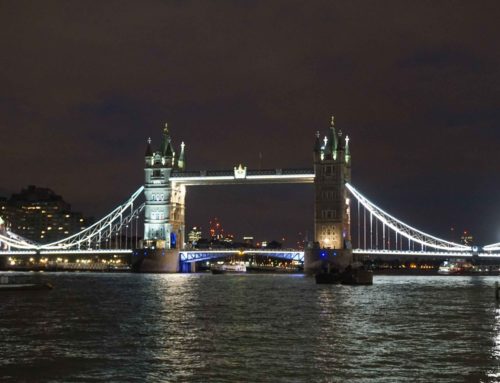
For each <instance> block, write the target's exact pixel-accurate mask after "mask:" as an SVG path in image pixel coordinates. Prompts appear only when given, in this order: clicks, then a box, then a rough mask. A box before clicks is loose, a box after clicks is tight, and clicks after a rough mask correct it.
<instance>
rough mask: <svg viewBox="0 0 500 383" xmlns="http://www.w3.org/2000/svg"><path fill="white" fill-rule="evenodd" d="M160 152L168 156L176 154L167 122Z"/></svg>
mask: <svg viewBox="0 0 500 383" xmlns="http://www.w3.org/2000/svg"><path fill="white" fill-rule="evenodd" d="M160 154H161V155H162V156H164V157H167V158H171V157H173V154H174V150H173V149H172V143H171V140H170V133H169V131H168V124H167V123H165V128H163V138H162V140H161V146H160Z"/></svg>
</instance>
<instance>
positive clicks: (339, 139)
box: [337, 129, 344, 151]
mask: <svg viewBox="0 0 500 383" xmlns="http://www.w3.org/2000/svg"><path fill="white" fill-rule="evenodd" d="M337 150H338V151H341V150H342V151H344V140H343V139H342V129H339V130H338V132H337Z"/></svg>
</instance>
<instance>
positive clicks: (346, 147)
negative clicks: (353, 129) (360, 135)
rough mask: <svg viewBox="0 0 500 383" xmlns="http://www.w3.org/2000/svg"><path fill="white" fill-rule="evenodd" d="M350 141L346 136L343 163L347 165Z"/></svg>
mask: <svg viewBox="0 0 500 383" xmlns="http://www.w3.org/2000/svg"><path fill="white" fill-rule="evenodd" d="M350 140H351V139H350V138H349V136H348V135H346V136H345V162H346V163H349V162H350V160H351V152H350V151H349V141H350Z"/></svg>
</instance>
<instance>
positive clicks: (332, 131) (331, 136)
mask: <svg viewBox="0 0 500 383" xmlns="http://www.w3.org/2000/svg"><path fill="white" fill-rule="evenodd" d="M335 133H336V132H335V116H332V118H331V120H330V132H329V135H328V141H329V142H330V151H331V152H332V154H333V157H334V159H335V156H336V154H337V143H338V140H337V135H336V134H335Z"/></svg>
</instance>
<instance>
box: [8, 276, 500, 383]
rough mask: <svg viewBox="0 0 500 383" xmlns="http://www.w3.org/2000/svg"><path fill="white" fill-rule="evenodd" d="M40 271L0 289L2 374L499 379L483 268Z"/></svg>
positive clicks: (490, 292) (90, 378) (498, 337)
mask: <svg viewBox="0 0 500 383" xmlns="http://www.w3.org/2000/svg"><path fill="white" fill-rule="evenodd" d="M38 275H40V274H38ZM41 277H42V278H43V279H45V280H50V281H52V282H53V284H54V285H55V286H56V288H55V289H54V290H53V291H48V292H17V293H4V292H3V293H0V294H1V295H0V356H1V358H0V381H2V382H4V381H5V382H10V381H13V382H14V381H15V382H23V381H27V382H45V381H47V382H48V381H50V382H97V381H106V382H207V381H213V382H345V381H350V382H403V381H409V382H480V381H484V382H495V381H499V380H500V368H499V367H500V366H499V356H500V307H499V306H498V305H497V304H496V302H495V299H494V288H493V285H494V282H495V280H496V279H495V278H493V277H450V276H439V277H437V276H436V277H422V276H416V277H414V276H403V277H397V276H390V277H382V276H376V277H375V280H374V285H373V286H317V285H315V283H314V281H313V280H312V279H310V278H306V277H303V276H290V275H209V274H194V275H186V274H177V275H136V274H90V273H89V274H86V273H81V274H75V273H66V274H41Z"/></svg>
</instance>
